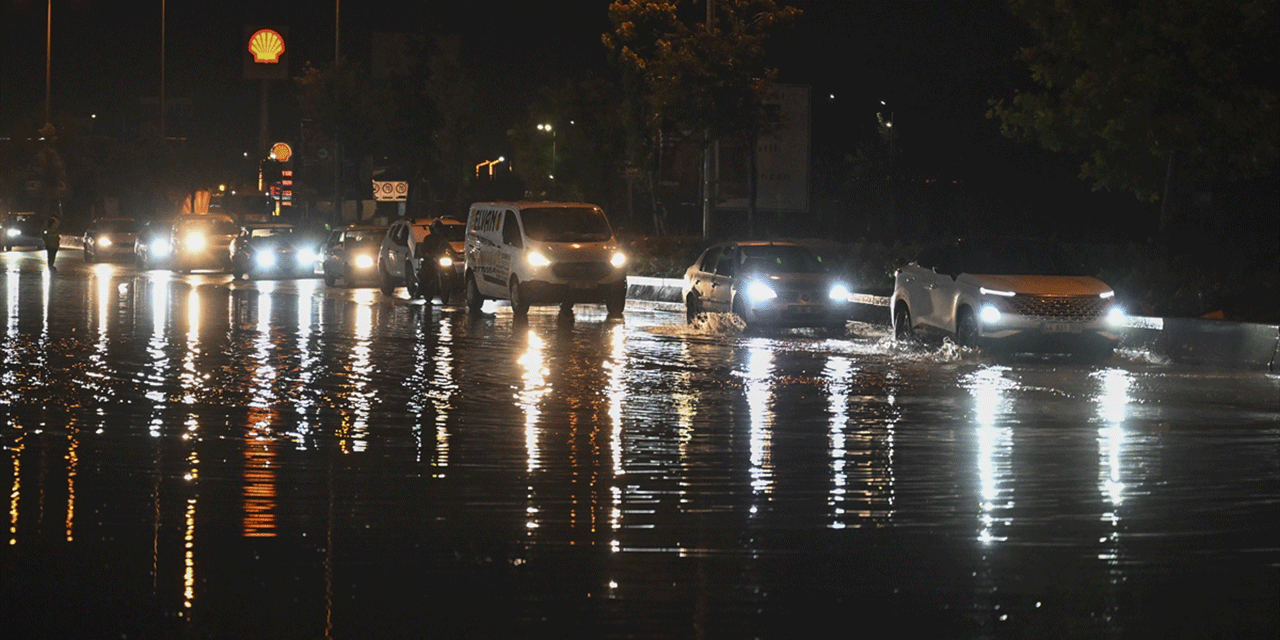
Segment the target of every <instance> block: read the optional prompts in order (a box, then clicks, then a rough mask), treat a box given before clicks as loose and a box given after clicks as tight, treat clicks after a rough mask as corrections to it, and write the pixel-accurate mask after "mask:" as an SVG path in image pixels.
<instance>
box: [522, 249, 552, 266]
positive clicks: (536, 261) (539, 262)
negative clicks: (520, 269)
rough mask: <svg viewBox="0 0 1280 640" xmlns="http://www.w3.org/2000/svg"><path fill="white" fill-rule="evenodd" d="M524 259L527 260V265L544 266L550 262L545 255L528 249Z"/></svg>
mask: <svg viewBox="0 0 1280 640" xmlns="http://www.w3.org/2000/svg"><path fill="white" fill-rule="evenodd" d="M526 260H528V261H529V266H531V267H545V266H548V265H550V264H551V261H550V260H548V259H547V257H546V256H544V255H542V254H541V253H538V252H537V251H530V252H529V256H528V257H527V258H526Z"/></svg>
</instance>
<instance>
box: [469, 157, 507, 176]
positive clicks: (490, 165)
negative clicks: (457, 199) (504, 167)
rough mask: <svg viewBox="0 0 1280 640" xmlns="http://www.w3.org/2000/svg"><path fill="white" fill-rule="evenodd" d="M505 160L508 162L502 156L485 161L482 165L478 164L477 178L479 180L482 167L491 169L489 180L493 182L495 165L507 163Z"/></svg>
mask: <svg viewBox="0 0 1280 640" xmlns="http://www.w3.org/2000/svg"><path fill="white" fill-rule="evenodd" d="M505 160H506V158H504V157H502V156H498V157H497V158H496V159H494V160H485V161H484V162H481V163H480V164H477V165H476V177H477V178H479V177H480V167H489V179H490V180H492V179H493V165H495V164H498V163H499V162H503V161H505Z"/></svg>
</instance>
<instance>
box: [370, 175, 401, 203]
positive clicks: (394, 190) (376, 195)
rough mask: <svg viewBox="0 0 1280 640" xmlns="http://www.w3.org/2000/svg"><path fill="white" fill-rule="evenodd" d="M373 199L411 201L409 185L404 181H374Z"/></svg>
mask: <svg viewBox="0 0 1280 640" xmlns="http://www.w3.org/2000/svg"><path fill="white" fill-rule="evenodd" d="M373 199H374V200H379V201H384V202H385V201H390V202H399V201H404V200H408V199H409V183H408V182H404V181H392V180H374V181H373Z"/></svg>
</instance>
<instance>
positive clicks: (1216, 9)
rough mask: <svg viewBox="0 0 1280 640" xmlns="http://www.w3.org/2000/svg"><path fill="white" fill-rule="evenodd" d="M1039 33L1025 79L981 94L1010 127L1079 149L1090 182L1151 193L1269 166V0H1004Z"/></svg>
mask: <svg viewBox="0 0 1280 640" xmlns="http://www.w3.org/2000/svg"><path fill="white" fill-rule="evenodd" d="M1009 6H1010V8H1011V10H1012V11H1013V13H1014V14H1015V15H1017V16H1020V17H1022V18H1023V19H1025V20H1026V21H1027V23H1028V24H1029V25H1030V27H1031V28H1032V30H1033V31H1034V32H1035V34H1036V35H1037V36H1038V38H1039V42H1038V43H1036V44H1034V45H1032V46H1029V47H1026V48H1023V49H1022V50H1021V51H1020V53H1019V57H1020V59H1021V60H1022V61H1024V62H1025V63H1026V64H1027V66H1028V67H1029V69H1030V71H1031V80H1032V81H1033V82H1034V84H1035V86H1036V89H1035V90H1032V91H1024V92H1019V93H1018V94H1017V95H1016V96H1014V97H1013V99H1012V100H1004V99H1002V100H998V101H993V103H992V108H991V110H990V111H989V112H988V117H993V118H998V119H999V120H1000V121H1001V130H1002V132H1003V133H1004V134H1005V135H1007V136H1009V137H1012V138H1015V139H1020V140H1025V141H1034V142H1039V143H1040V144H1041V145H1043V146H1044V147H1045V148H1047V149H1049V150H1052V151H1055V152H1063V153H1067V154H1071V155H1073V156H1076V157H1079V158H1081V160H1082V163H1081V165H1080V177H1081V178H1082V179H1083V180H1085V181H1087V182H1088V183H1090V184H1091V185H1092V187H1093V188H1094V189H1095V190H1123V191H1130V192H1132V193H1133V194H1134V195H1135V196H1137V197H1138V198H1139V199H1142V200H1147V201H1153V202H1154V201H1156V200H1158V199H1159V198H1160V197H1161V194H1162V193H1163V192H1164V191H1165V187H1166V185H1167V183H1168V181H1169V180H1173V181H1174V183H1175V184H1188V183H1189V182H1190V181H1192V180H1196V179H1224V178H1225V179H1241V178H1252V177H1256V176H1259V175H1263V174H1265V173H1267V172H1269V171H1272V170H1274V168H1275V166H1276V161H1277V158H1278V157H1280V151H1278V148H1280V146H1278V138H1280V114H1277V112H1276V86H1275V77H1276V76H1275V69H1274V67H1275V53H1276V42H1277V39H1276V34H1277V30H1276V19H1277V17H1276V2H1275V0H1130V1H1127V2H1116V1H1114V0H1010V1H1009Z"/></svg>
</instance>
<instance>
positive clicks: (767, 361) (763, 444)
mask: <svg viewBox="0 0 1280 640" xmlns="http://www.w3.org/2000/svg"><path fill="white" fill-rule="evenodd" d="M772 376H773V350H772V349H770V348H768V346H767V344H765V342H764V340H762V339H756V340H753V341H752V345H751V346H750V347H748V349H747V370H746V371H745V372H744V374H743V377H744V378H745V389H746V394H747V410H748V413H749V415H750V416H751V430H750V433H749V435H748V442H749V443H750V451H751V455H750V461H751V471H750V474H751V491H752V492H753V493H756V494H766V495H767V494H769V493H771V492H772V489H773V463H772V462H771V461H770V459H769V447H770V441H771V440H772V438H773V414H772V407H771V406H770V405H771V404H772V401H773V387H774V384H775V381H774V380H772ZM751 509H752V512H753V513H754V512H755V510H756V506H755V505H752V507H751Z"/></svg>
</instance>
